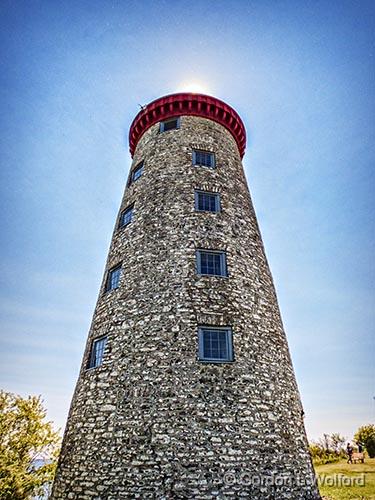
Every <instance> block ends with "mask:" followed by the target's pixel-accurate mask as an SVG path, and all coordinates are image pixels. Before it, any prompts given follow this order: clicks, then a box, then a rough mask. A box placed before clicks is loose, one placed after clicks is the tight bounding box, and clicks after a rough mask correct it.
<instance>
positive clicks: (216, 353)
mask: <svg viewBox="0 0 375 500" xmlns="http://www.w3.org/2000/svg"><path fill="white" fill-rule="evenodd" d="M198 337H199V351H198V354H199V359H200V360H201V361H210V362H212V363H223V362H226V361H233V345H232V330H231V329H230V328H227V327H225V328H221V327H205V326H201V327H199V329H198Z"/></svg>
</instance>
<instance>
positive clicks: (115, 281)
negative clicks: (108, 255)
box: [106, 266, 121, 292]
mask: <svg viewBox="0 0 375 500" xmlns="http://www.w3.org/2000/svg"><path fill="white" fill-rule="evenodd" d="M120 277H121V266H118V267H115V268H114V269H111V270H110V271H108V278H107V286H106V291H107V292H108V291H109V290H113V289H115V288H118V286H119V283H120Z"/></svg>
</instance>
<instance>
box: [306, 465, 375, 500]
mask: <svg viewBox="0 0 375 500" xmlns="http://www.w3.org/2000/svg"><path fill="white" fill-rule="evenodd" d="M315 472H316V474H317V476H318V480H319V481H320V482H319V483H318V484H319V490H320V494H321V495H322V496H323V497H324V498H325V499H329V500H375V458H366V459H365V463H364V464H360V463H359V464H347V463H346V460H341V461H340V462H336V463H331V464H325V465H317V466H315ZM340 478H342V481H341V484H338V483H339V482H340ZM349 478H351V479H352V480H353V478H358V479H359V480H361V481H362V482H364V486H360V485H358V484H355V485H352V486H346V485H345V481H349ZM334 480H335V481H336V484H334V485H332V481H334Z"/></svg>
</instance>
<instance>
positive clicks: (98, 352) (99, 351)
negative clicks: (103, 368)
mask: <svg viewBox="0 0 375 500" xmlns="http://www.w3.org/2000/svg"><path fill="white" fill-rule="evenodd" d="M106 341H107V337H102V338H101V339H98V340H94V342H93V344H92V347H91V353H90V360H89V368H94V367H96V366H100V365H101V364H102V363H103V354H104V349H105V344H106Z"/></svg>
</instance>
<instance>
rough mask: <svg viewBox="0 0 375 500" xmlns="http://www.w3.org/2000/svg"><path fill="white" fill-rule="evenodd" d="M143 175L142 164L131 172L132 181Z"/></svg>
mask: <svg viewBox="0 0 375 500" xmlns="http://www.w3.org/2000/svg"><path fill="white" fill-rule="evenodd" d="M142 173H143V163H141V164H140V165H139V166H138V167H137V168H136V169H135V170H134V172H133V177H132V178H133V181H136V180H137V179H139V178H140V177H141V175H142Z"/></svg>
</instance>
